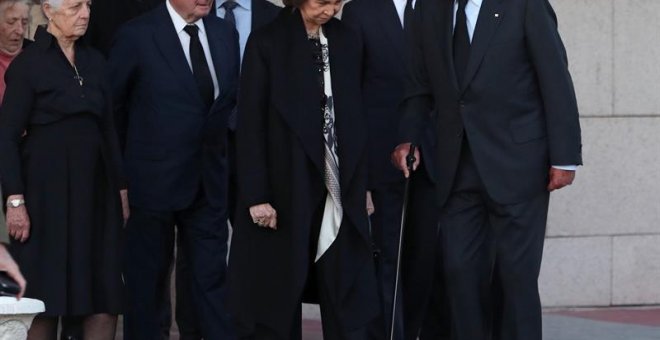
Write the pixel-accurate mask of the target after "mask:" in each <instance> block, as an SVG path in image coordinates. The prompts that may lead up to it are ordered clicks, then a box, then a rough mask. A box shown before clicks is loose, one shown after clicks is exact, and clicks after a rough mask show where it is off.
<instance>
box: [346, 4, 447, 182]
mask: <svg viewBox="0 0 660 340" xmlns="http://www.w3.org/2000/svg"><path fill="white" fill-rule="evenodd" d="M342 21H344V22H346V23H347V24H349V25H350V26H351V27H353V28H354V29H355V30H356V32H357V33H358V34H359V35H360V36H361V37H362V40H363V42H364V59H363V63H362V88H363V90H364V93H363V102H364V112H365V115H366V118H367V123H368V127H369V188H373V187H374V186H377V185H379V184H383V183H390V182H394V181H401V180H402V179H403V176H402V174H401V171H399V170H397V169H396V168H395V167H394V166H392V163H391V162H390V153H391V152H392V150H394V148H395V147H396V146H397V144H398V143H399V136H398V130H399V121H400V120H401V118H400V117H401V112H400V111H399V110H398V106H399V103H400V102H401V99H402V98H403V91H404V88H403V80H404V78H405V75H406V68H405V67H404V65H405V55H406V53H405V50H406V46H405V39H404V38H405V32H404V30H403V27H402V26H401V21H400V20H399V16H398V14H397V12H396V8H395V7H394V2H393V1H392V0H353V1H351V2H349V3H348V4H346V6H345V7H344V10H343V12H342ZM424 133H425V134H427V136H426V138H425V139H424V142H425V143H426V144H427V148H431V147H433V143H434V142H435V140H434V139H433V138H431V137H430V136H432V135H433V130H432V129H425V130H424ZM425 149H426V148H425Z"/></svg>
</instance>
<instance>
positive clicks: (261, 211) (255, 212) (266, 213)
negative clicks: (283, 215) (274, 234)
mask: <svg viewBox="0 0 660 340" xmlns="http://www.w3.org/2000/svg"><path fill="white" fill-rule="evenodd" d="M250 216H251V217H252V222H254V223H255V224H256V225H258V226H260V227H264V228H270V229H273V230H277V211H275V209H273V207H272V206H271V205H270V203H263V204H257V205H253V206H251V207H250Z"/></svg>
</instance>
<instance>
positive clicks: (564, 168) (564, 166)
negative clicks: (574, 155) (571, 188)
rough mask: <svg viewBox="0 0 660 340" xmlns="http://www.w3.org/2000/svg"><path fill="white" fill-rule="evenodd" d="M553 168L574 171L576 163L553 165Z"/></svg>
mask: <svg viewBox="0 0 660 340" xmlns="http://www.w3.org/2000/svg"><path fill="white" fill-rule="evenodd" d="M552 167H553V168H555V169H559V170H566V171H575V170H577V167H578V166H577V165H553V166H552Z"/></svg>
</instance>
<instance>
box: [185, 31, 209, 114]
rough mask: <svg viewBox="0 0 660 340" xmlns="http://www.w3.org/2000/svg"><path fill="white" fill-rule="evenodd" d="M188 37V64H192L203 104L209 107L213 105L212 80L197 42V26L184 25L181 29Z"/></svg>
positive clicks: (199, 43)
mask: <svg viewBox="0 0 660 340" xmlns="http://www.w3.org/2000/svg"><path fill="white" fill-rule="evenodd" d="M183 30H184V31H186V33H188V35H189V36H190V63H191V64H192V70H193V76H195V82H196V83H197V87H198V88H199V93H200V94H201V95H202V100H203V101H204V104H206V105H208V106H211V104H212V103H213V97H214V96H213V90H214V89H213V78H211V71H209V64H208V63H207V62H206V56H205V55H204V49H203V48H202V43H201V42H200V41H199V27H197V25H186V27H185V28H184V29H183Z"/></svg>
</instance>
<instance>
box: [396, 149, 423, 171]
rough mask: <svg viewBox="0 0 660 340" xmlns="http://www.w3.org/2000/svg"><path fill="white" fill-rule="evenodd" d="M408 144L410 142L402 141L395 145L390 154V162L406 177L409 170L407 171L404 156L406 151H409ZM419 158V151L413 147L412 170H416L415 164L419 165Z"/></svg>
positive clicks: (406, 154)
mask: <svg viewBox="0 0 660 340" xmlns="http://www.w3.org/2000/svg"><path fill="white" fill-rule="evenodd" d="M410 144H411V143H403V144H399V145H397V147H396V148H395V149H394V152H392V156H391V160H392V164H394V166H395V167H396V168H397V169H399V170H401V171H403V176H405V177H406V178H408V177H410V172H409V171H408V165H407V163H406V157H408V153H409V152H410ZM420 160H421V156H420V153H419V148H415V162H414V163H413V168H412V169H413V171H415V170H417V166H419V162H420Z"/></svg>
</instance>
